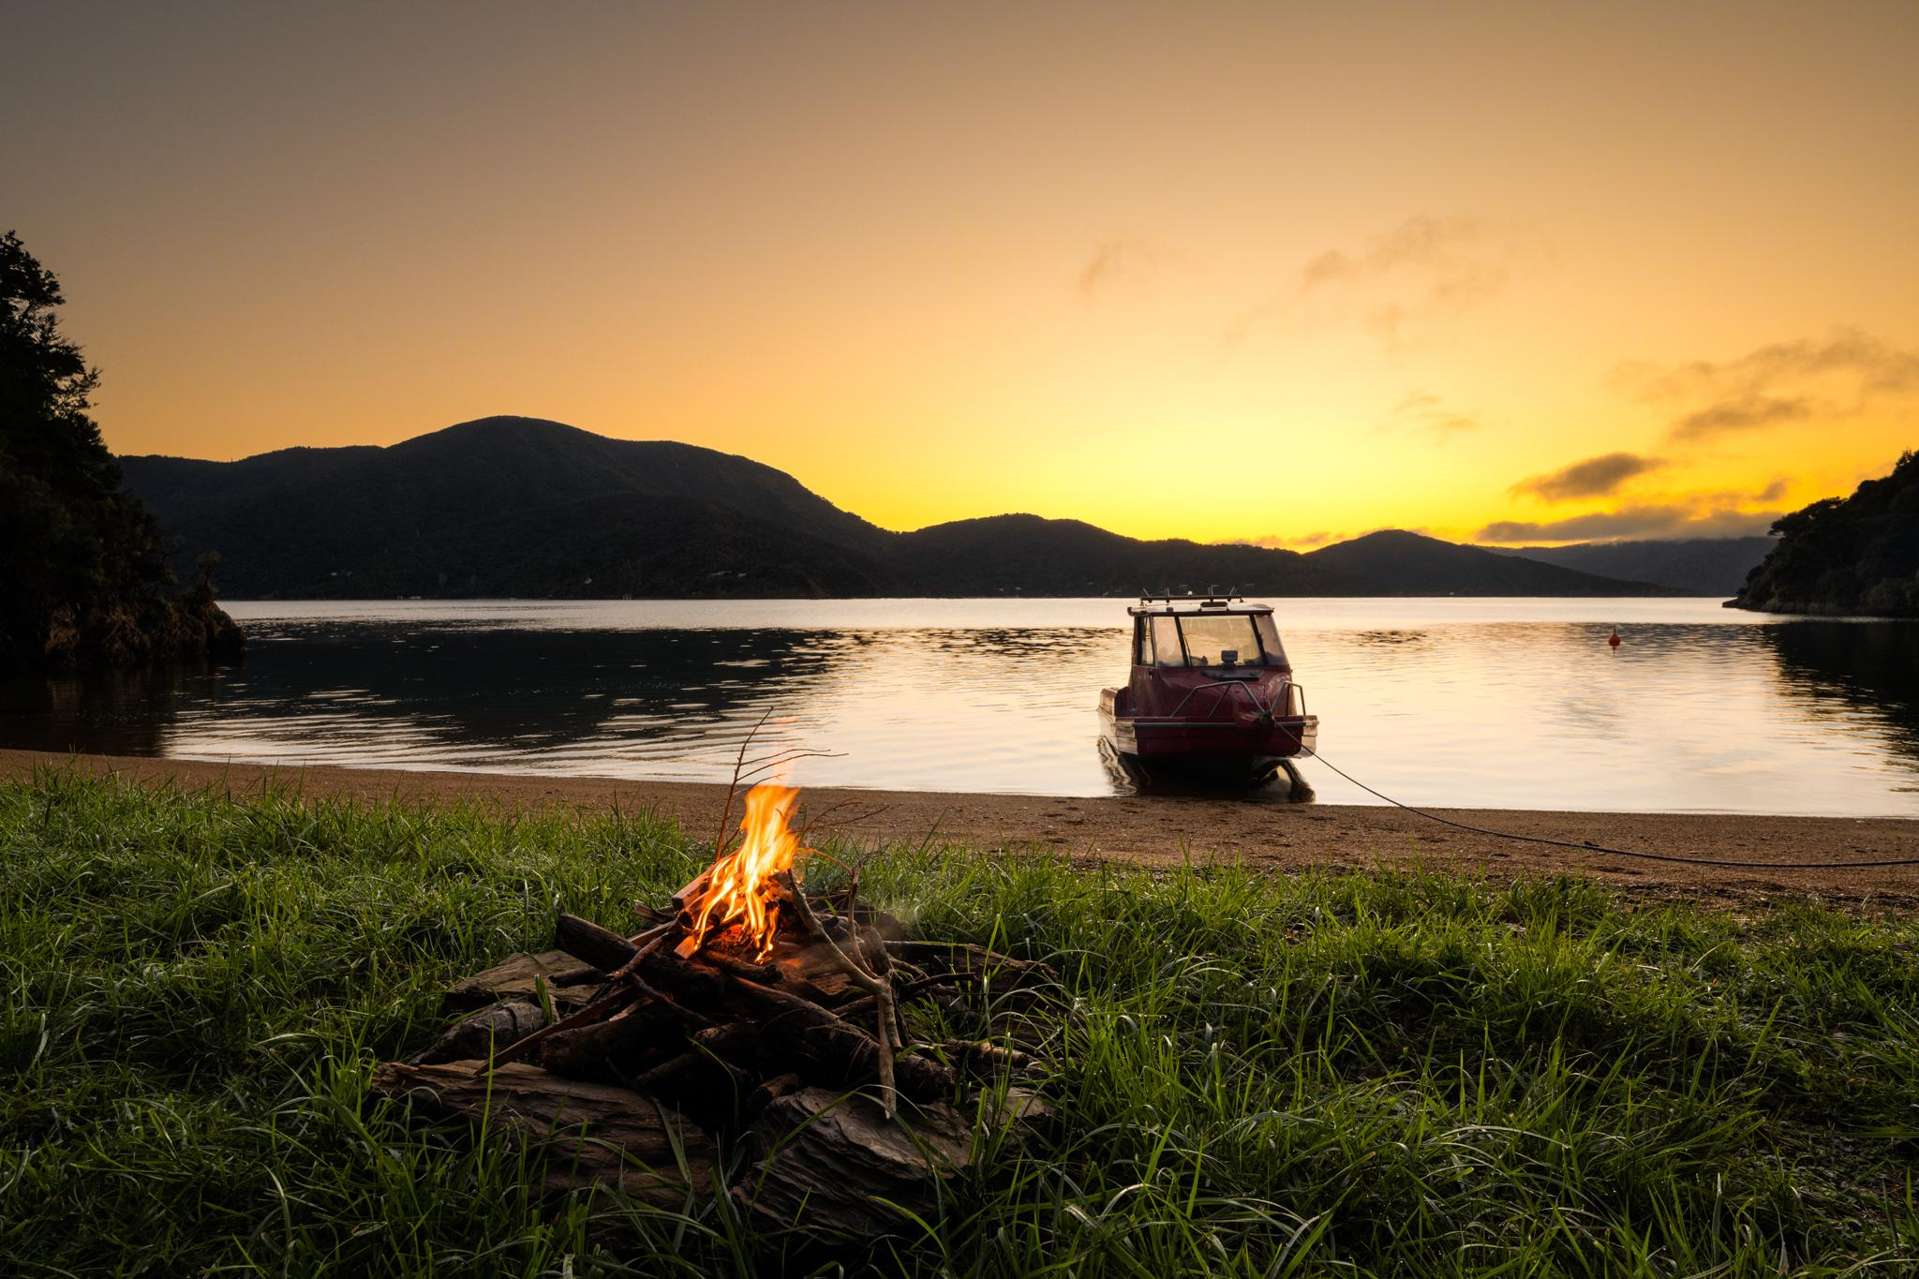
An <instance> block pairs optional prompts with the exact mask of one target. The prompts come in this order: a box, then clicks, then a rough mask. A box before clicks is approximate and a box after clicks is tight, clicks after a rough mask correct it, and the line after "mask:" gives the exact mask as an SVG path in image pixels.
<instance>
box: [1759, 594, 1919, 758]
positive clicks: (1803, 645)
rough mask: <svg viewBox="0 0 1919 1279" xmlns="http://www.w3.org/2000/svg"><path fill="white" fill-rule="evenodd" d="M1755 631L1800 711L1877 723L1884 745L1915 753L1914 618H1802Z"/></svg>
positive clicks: (1918, 656)
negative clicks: (1860, 620)
mask: <svg viewBox="0 0 1919 1279" xmlns="http://www.w3.org/2000/svg"><path fill="white" fill-rule="evenodd" d="M1759 638H1760V639H1761V640H1762V641H1763V642H1764V643H1765V645H1766V646H1767V647H1768V648H1769V649H1770V650H1771V652H1772V656H1773V659H1774V661H1775V662H1777V664H1778V669H1779V678H1780V681H1781V683H1783V684H1784V685H1785V686H1786V687H1787V689H1789V690H1790V691H1791V692H1792V693H1793V694H1794V696H1795V700H1797V701H1799V702H1800V704H1801V705H1802V706H1803V707H1804V713H1805V714H1806V715H1808V716H1810V717H1812V718H1813V719H1815V720H1816V721H1819V722H1835V721H1836V722H1837V723H1838V725H1839V726H1840V727H1842V728H1843V727H1844V726H1846V725H1849V724H1856V723H1861V722H1863V723H1864V724H1865V725H1867V726H1878V727H1879V728H1880V730H1881V731H1880V734H1879V735H1880V736H1881V737H1882V738H1883V740H1884V744H1885V747H1886V749H1888V750H1891V751H1894V752H1896V753H1898V754H1899V755H1901V756H1903V757H1905V758H1906V759H1909V760H1913V761H1919V624H1915V623H1910V622H1893V623H1881V624H1860V623H1855V622H1828V621H1804V622H1797V623H1795V624H1793V625H1791V626H1772V627H1767V628H1766V629H1764V630H1763V631H1761V632H1759Z"/></svg>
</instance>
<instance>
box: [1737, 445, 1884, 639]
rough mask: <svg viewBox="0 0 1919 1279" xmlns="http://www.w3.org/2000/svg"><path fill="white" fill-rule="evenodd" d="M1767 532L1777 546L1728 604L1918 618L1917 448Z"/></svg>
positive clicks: (1780, 610) (1779, 610) (1771, 609)
mask: <svg viewBox="0 0 1919 1279" xmlns="http://www.w3.org/2000/svg"><path fill="white" fill-rule="evenodd" d="M1772 531H1773V532H1774V533H1777V534H1778V535H1779V544H1778V545H1777V546H1775V547H1774V548H1773V549H1772V553H1771V554H1769V555H1768V556H1766V558H1765V560H1764V562H1763V563H1761V564H1760V565H1759V567H1758V568H1755V569H1754V570H1753V571H1752V575H1751V576H1749V577H1748V578H1747V579H1746V585H1745V587H1744V589H1742V590H1741V591H1740V592H1739V598H1737V599H1735V600H1733V601H1732V603H1733V604H1734V605H1735V606H1737V607H1739V608H1751V609H1759V610H1762V611H1765V612H1772V613H1823V614H1826V615H1829V616H1830V615H1837V614H1862V615H1867V616H1874V617H1919V453H1913V452H1911V451H1910V450H1908V451H1907V452H1905V453H1902V454H1901V455H1900V457H1899V462H1898V464H1897V465H1896V466H1894V467H1893V468H1892V474H1890V475H1888V476H1886V477H1885V478H1883V479H1877V480H1867V481H1866V482H1865V483H1863V484H1861V485H1860V486H1859V487H1858V489H1857V490H1856V491H1854V493H1853V495H1852V496H1851V497H1847V498H1837V497H1828V498H1824V499H1821V500H1820V501H1817V502H1814V503H1813V504H1812V505H1811V506H1808V507H1806V508H1805V509H1804V510H1801V511H1795V512H1793V513H1792V514H1791V515H1788V516H1786V517H1784V518H1783V519H1781V520H1779V521H1778V522H1777V523H1776V524H1774V525H1773V526H1772Z"/></svg>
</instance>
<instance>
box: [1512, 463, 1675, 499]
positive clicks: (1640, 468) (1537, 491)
mask: <svg viewBox="0 0 1919 1279" xmlns="http://www.w3.org/2000/svg"><path fill="white" fill-rule="evenodd" d="M1665 464H1666V463H1665V460H1664V459H1663V458H1656V457H1641V456H1640V455H1639V454H1637V453H1605V454H1601V455H1600V456H1599V457H1589V458H1587V459H1586V460H1585V461H1583V462H1574V463H1573V464H1572V465H1570V466H1563V467H1561V468H1560V469H1559V470H1557V471H1552V472H1550V473H1548V474H1545V475H1535V476H1533V477H1531V478H1530V479H1524V480H1521V481H1520V482H1519V483H1517V484H1515V485H1513V486H1512V489H1511V492H1513V493H1514V494H1522V493H1525V494H1531V495H1532V496H1534V497H1537V498H1539V499H1541V500H1542V501H1546V502H1565V501H1569V500H1571V499H1573V498H1581V497H1603V496H1605V495H1606V494H1608V493H1616V492H1618V491H1619V487H1620V486H1621V485H1622V484H1624V483H1625V482H1626V481H1627V480H1630V479H1632V478H1633V477H1634V476H1638V475H1644V474H1645V473H1646V472H1648V471H1656V470H1658V469H1659V468H1660V467H1662V466H1664V465H1665Z"/></svg>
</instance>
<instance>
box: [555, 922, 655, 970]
mask: <svg viewBox="0 0 1919 1279" xmlns="http://www.w3.org/2000/svg"><path fill="white" fill-rule="evenodd" d="M553 944H554V945H555V946H557V947H558V948H559V949H561V950H563V951H565V952H566V953H567V954H569V955H572V956H573V957H575V958H576V959H578V960H580V961H581V962H583V963H585V964H588V965H590V966H592V967H593V968H596V969H599V970H601V971H602V972H607V973H610V972H613V971H615V970H616V969H618V968H620V967H621V966H623V965H624V964H625V963H626V962H627V961H628V960H629V959H632V958H633V952H634V950H635V947H634V945H633V943H632V942H630V941H628V940H627V939H626V938H624V937H622V936H620V935H619V934H618V933H616V932H614V931H613V930H612V929H610V928H602V927H600V926H599V925H598V924H596V923H594V922H593V921H592V920H590V919H581V918H580V917H579V916H578V915H568V914H564V913H562V914H561V915H560V917H559V918H558V919H557V920H555V921H554V923H553Z"/></svg>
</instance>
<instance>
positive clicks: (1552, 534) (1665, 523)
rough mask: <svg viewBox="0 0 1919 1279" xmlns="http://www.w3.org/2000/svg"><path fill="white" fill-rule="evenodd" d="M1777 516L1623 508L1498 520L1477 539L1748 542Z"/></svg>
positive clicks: (1673, 506)
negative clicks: (1556, 517) (1721, 539)
mask: <svg viewBox="0 0 1919 1279" xmlns="http://www.w3.org/2000/svg"><path fill="white" fill-rule="evenodd" d="M1781 514H1783V512H1780V511H1740V510H1734V509H1730V508H1703V509H1702V508H1700V507H1698V506H1694V505H1691V504H1686V503H1654V504H1648V505H1643V506H1623V507H1621V508H1619V509H1618V510H1616V511H1594V512H1592V513H1591V514H1588V515H1574V516H1571V517H1569V518H1567V519H1563V520H1500V521H1497V522H1495V523H1492V524H1488V525H1487V526H1486V527H1485V528H1482V529H1480V530H1479V532H1478V533H1477V534H1476V535H1475V540H1477V541H1481V542H1494V543H1499V544H1501V545H1516V544H1523V543H1528V542H1585V541H1608V540H1615V539H1623V538H1648V537H1751V536H1753V535H1755V534H1759V533H1764V532H1765V531H1766V530H1767V529H1769V528H1771V527H1772V522H1773V521H1774V520H1776V519H1778V518H1779V517H1780V515H1781Z"/></svg>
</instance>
